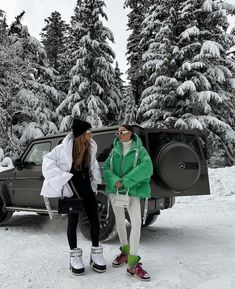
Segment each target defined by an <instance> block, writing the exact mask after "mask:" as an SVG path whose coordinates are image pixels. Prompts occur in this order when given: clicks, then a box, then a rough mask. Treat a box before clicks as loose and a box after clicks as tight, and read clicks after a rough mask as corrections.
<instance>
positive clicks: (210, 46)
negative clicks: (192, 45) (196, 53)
mask: <svg viewBox="0 0 235 289" xmlns="http://www.w3.org/2000/svg"><path fill="white" fill-rule="evenodd" d="M220 51H224V48H223V47H222V46H221V45H220V44H219V43H218V42H215V41H210V40H207V41H205V42H204V43H203V44H202V48H201V51H200V54H201V55H203V54H208V53H209V54H211V56H212V57H215V58H220Z"/></svg>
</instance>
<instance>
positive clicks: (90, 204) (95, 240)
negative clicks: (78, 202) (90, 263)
mask: <svg viewBox="0 0 235 289" xmlns="http://www.w3.org/2000/svg"><path fill="white" fill-rule="evenodd" d="M79 194H80V193H79ZM80 195H82V197H83V200H84V202H83V203H84V210H85V212H86V214H87V216H88V219H89V223H90V236H91V242H92V246H94V247H98V246H99V228H100V223H99V217H98V212H97V201H96V198H95V194H94V193H93V192H92V190H87V191H86V192H84V193H83V194H80ZM77 224H78V214H76V213H73V214H68V227H67V237H68V242H69V247H70V249H71V250H72V249H74V248H77Z"/></svg>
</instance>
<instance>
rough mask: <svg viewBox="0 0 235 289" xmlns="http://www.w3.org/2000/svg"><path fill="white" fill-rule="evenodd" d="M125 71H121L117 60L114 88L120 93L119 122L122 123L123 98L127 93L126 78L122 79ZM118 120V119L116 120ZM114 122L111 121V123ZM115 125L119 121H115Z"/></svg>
mask: <svg viewBox="0 0 235 289" xmlns="http://www.w3.org/2000/svg"><path fill="white" fill-rule="evenodd" d="M122 75H123V73H122V72H121V70H120V68H119V65H118V62H117V61H116V65H115V70H114V84H115V85H114V89H115V90H116V93H117V94H118V95H119V99H120V105H119V107H118V108H119V117H118V123H122V122H123V121H122V120H123V114H122V107H123V105H122V104H123V98H124V93H125V86H124V80H123V79H122ZM116 121H117V120H116ZM111 124H112V123H110V125H111ZM113 125H117V122H114V123H113Z"/></svg>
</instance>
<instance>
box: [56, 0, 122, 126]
mask: <svg viewBox="0 0 235 289" xmlns="http://www.w3.org/2000/svg"><path fill="white" fill-rule="evenodd" d="M104 6H105V3H104V1H101V0H78V1H77V5H76V7H75V10H74V16H73V17H72V18H71V37H72V42H71V45H70V49H71V50H70V51H69V54H70V55H71V57H72V62H73V67H72V69H71V71H70V76H71V82H70V88H69V92H68V96H67V98H66V99H65V100H64V101H63V102H62V104H61V105H60V106H59V107H58V110H57V111H58V112H60V113H62V114H63V115H64V116H65V118H64V119H63V121H62V123H61V126H60V130H61V131H67V130H69V129H70V122H71V119H72V117H74V116H78V117H80V118H82V119H84V120H87V121H89V122H90V123H91V124H92V126H93V127H100V126H102V125H108V124H109V123H110V122H111V121H115V120H116V119H117V117H118V106H119V101H120V100H119V94H117V92H116V88H115V87H114V86H115V83H114V69H113V67H112V63H113V59H114V57H115V54H114V52H113V50H112V49H111V47H110V46H109V43H108V41H111V42H113V41H114V39H113V34H112V32H111V31H110V29H108V28H107V27H105V26H104V25H103V22H102V18H104V19H105V20H107V16H106V14H105V12H104V10H103V8H104Z"/></svg>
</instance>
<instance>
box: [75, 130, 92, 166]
mask: <svg viewBox="0 0 235 289" xmlns="http://www.w3.org/2000/svg"><path fill="white" fill-rule="evenodd" d="M83 161H84V165H85V167H90V163H91V144H90V142H89V141H87V140H86V133H83V134H82V135H79V136H78V137H76V138H75V140H74V144H73V168H74V169H78V168H79V167H80V165H81V164H82V162H83Z"/></svg>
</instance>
